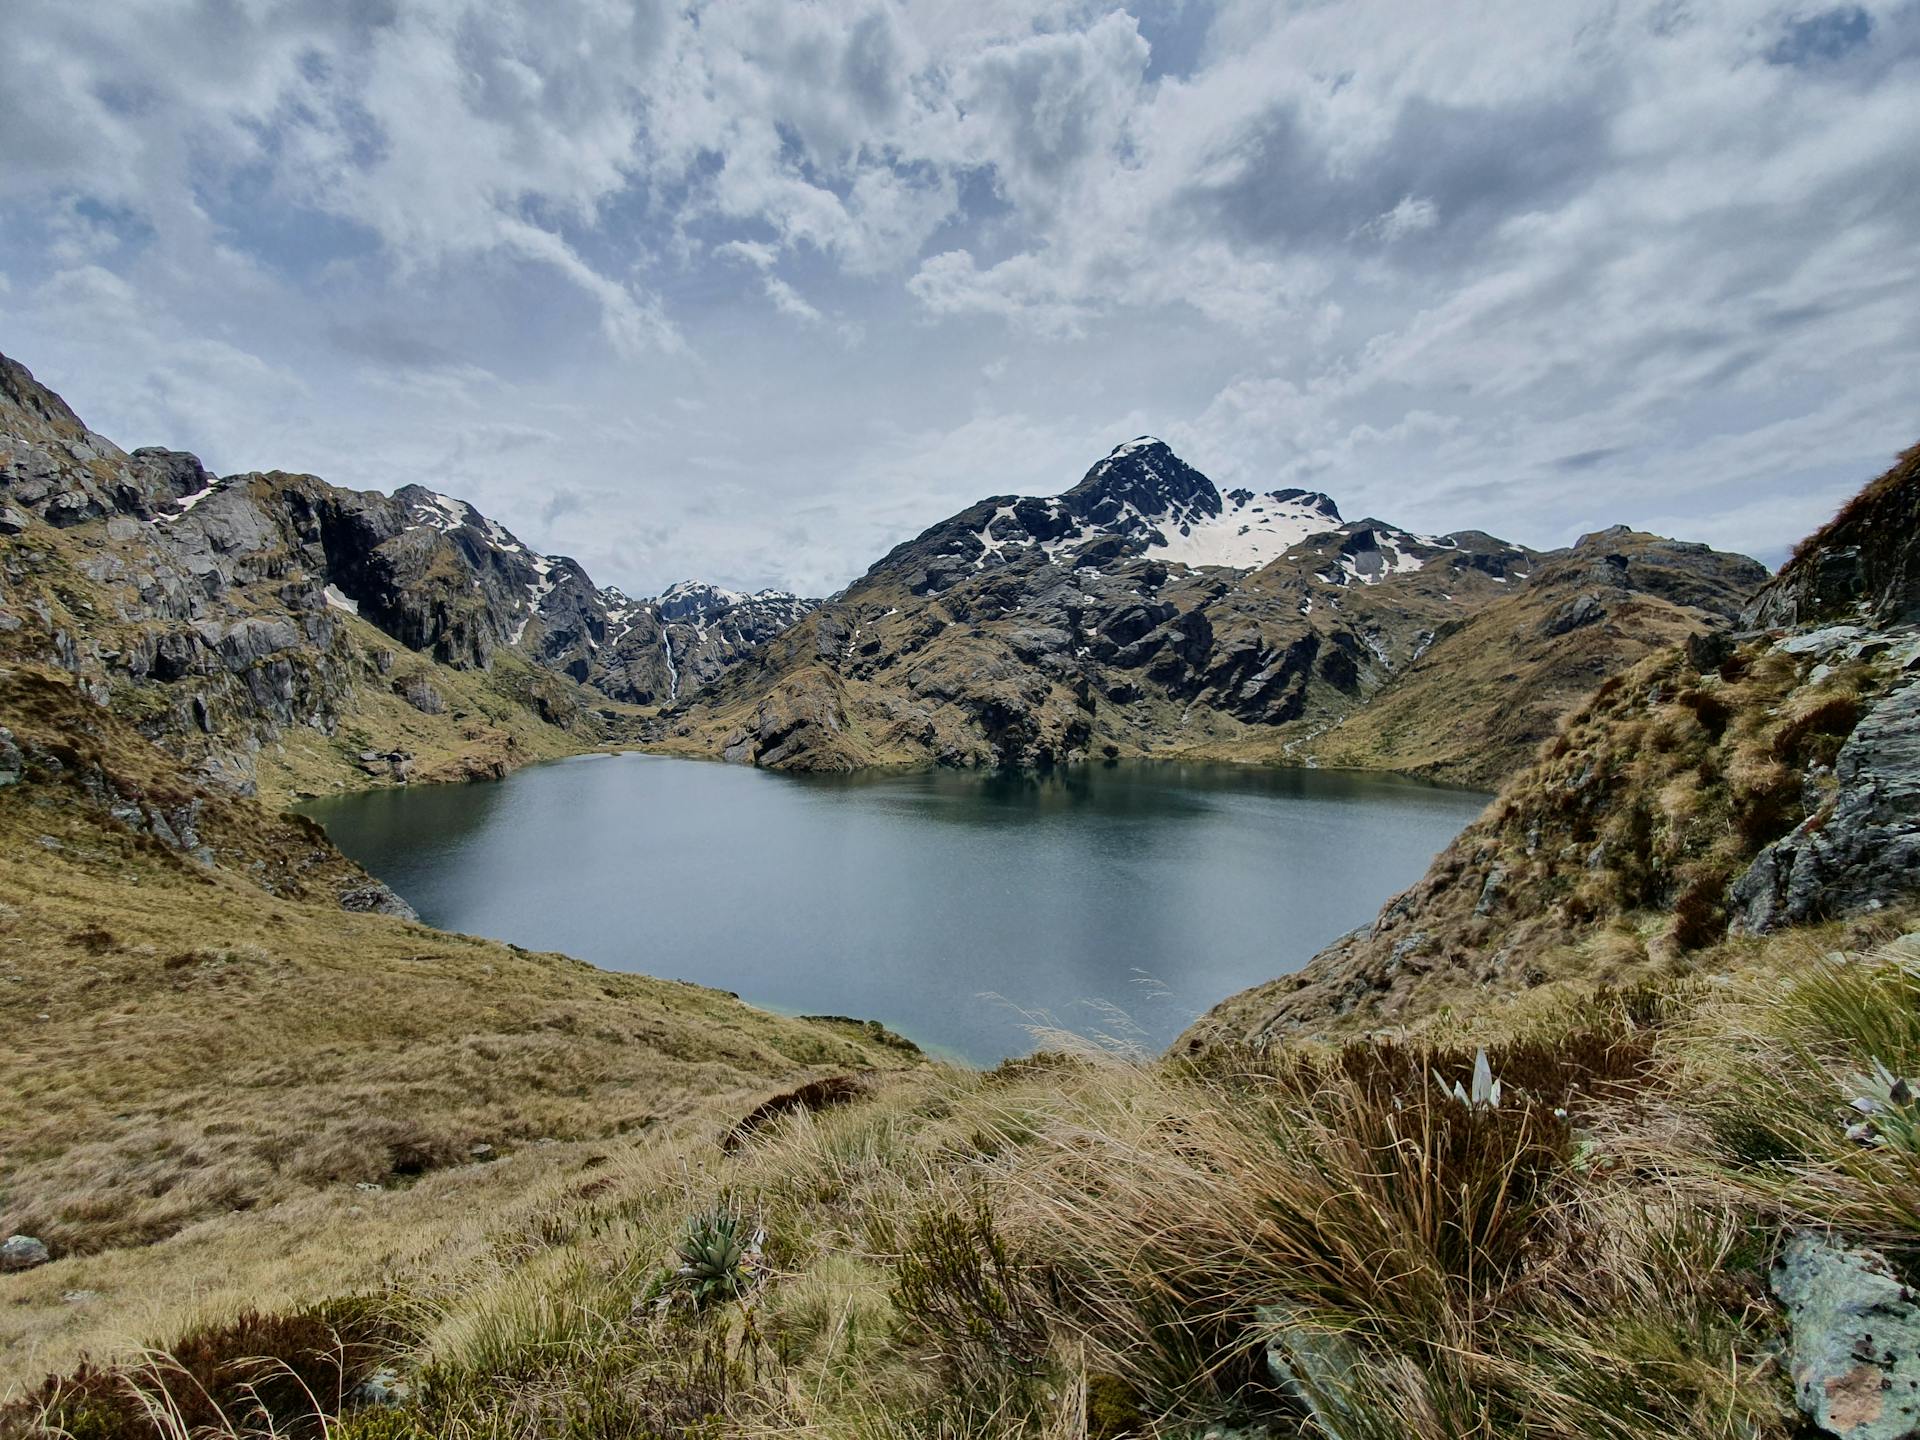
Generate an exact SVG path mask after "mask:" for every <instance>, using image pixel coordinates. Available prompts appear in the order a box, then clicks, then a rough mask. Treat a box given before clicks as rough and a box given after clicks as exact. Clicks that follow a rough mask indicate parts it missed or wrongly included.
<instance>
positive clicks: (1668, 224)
mask: <svg viewBox="0 0 1920 1440" xmlns="http://www.w3.org/2000/svg"><path fill="white" fill-rule="evenodd" d="M1843 8H1844V7H1843ZM1823 13H1825V12H1822V11H1821V10H1820V9H1819V7H1814V9H1812V10H1809V9H1808V8H1807V7H1805V6H1801V5H1797V4H1792V3H1788V0H1711V3H1707V4H1704V5H1697V6H1687V7H1679V6H1674V5H1672V4H1671V3H1668V0H1626V3H1623V4H1621V5H1617V6H1612V7H1605V8H1602V9H1598V10H1596V9H1594V8H1593V7H1580V6H1552V5H1539V4H1537V3H1532V0H1495V3H1493V4H1490V5H1488V6H1484V7H1481V8H1479V9H1477V10H1475V11H1474V13H1473V14H1472V15H1471V16H1466V15H1462V14H1461V13H1459V12H1458V11H1456V10H1450V9H1447V8H1445V7H1434V6H1431V5H1426V4H1421V3H1417V0H1364V3H1357V4H1353V5H1344V6H1319V5H1315V6H1276V5H1272V4H1270V3H1267V0H1219V3H1217V4H1213V5H1208V6H1198V5H1182V6H1173V7H1167V6H1157V7H1155V8H1154V9H1153V10H1152V11H1148V10H1145V9H1142V8H1140V7H1138V6H1135V7H1131V8H1129V7H1126V6H1123V5H1121V4H1120V3H1118V0H1029V3H1021V0H979V3H976V4H972V5H967V6H955V5H952V4H948V3H943V0H888V3H882V0H809V3H805V4H797V3H791V0H729V3H726V4H705V3H701V4H695V5H692V6H681V5H669V4H667V3H665V0H582V3H580V4H575V5H568V6H564V7H559V8H558V9H556V8H554V7H550V6H536V5H533V4H531V3H514V4H484V5H483V4H481V3H479V0H409V3H407V4H404V5H399V4H392V3H387V0H356V3H351V4H338V3H330V0H259V3H256V4H249V5H246V6H213V5H206V6H194V5H177V4H172V3H166V0H129V3H126V4H120V5H114V6H86V5H73V4H68V3H64V0H15V3H14V4H13V7H12V10H11V11H10V14H9V22H10V23H9V38H10V42H11V43H12V45H13V51H12V52H11V54H10V57H9V58H10V62H11V63H10V69H9V82H8V84H7V85H6V86H4V87H0V134H5V135H6V136H7V146H6V147H5V151H4V153H0V243H4V245H5V254H6V257H7V267H8V268H7V274H8V277H9V281H10V284H8V285H0V324H4V327H5V330H4V337H5V338H4V342H3V343H4V344H5V345H6V347H7V348H8V349H9V352H10V353H13V352H17V353H18V354H19V357H20V358H21V359H23V360H25V361H26V362H27V363H28V364H29V365H33V366H35V367H36V368H37V369H40V370H43V371H48V372H50V378H52V377H53V376H57V377H58V378H59V379H60V380H61V381H62V382H63V388H65V389H67V390H69V391H70V392H71V393H70V395H69V398H70V399H72V400H73V401H74V403H75V404H76V405H77V406H79V407H80V408H81V410H82V413H83V414H86V415H88V416H89V418H90V419H92V420H93V421H94V422H95V423H96V424H98V425H100V426H101V427H102V428H105V429H109V431H110V433H114V434H115V435H116V438H119V439H121V440H123V441H125V442H126V443H129V444H139V443H148V442H154V441H164V442H172V443H180V444H187V445H200V446H205V447H208V448H209V450H210V451H211V452H212V454H211V456H210V458H212V459H214V460H215V461H216V463H220V464H249V465H251V464H289V465H303V466H307V467H310V468H314V469H317V470H320V471H322V472H323V473H327V474H330V475H333V476H335V477H336V478H341V479H345V480H349V481H351V482H353V483H360V484H397V483H401V482H403V481H404V480H406V479H410V478H429V479H431V480H432V481H433V483H436V484H438V485H440V486H441V487H442V488H448V489H460V488H463V487H464V488H467V489H469V490H472V491H474V492H475V494H474V498H475V499H476V500H478V501H480V502H481V503H483V504H484V505H486V506H488V507H489V508H492V509H496V510H499V511H500V512H501V513H502V518H505V519H507V520H509V522H510V523H517V524H520V525H522V526H524V527H526V528H528V529H529V531H530V534H529V538H531V539H533V540H535V542H536V543H541V544H552V545H554V546H555V547H556V548H568V547H571V548H575V549H578V550H579V551H580V552H581V558H582V559H584V560H588V561H589V562H590V563H592V564H595V565H597V566H599V567H601V568H605V569H606V570H607V575H606V578H608V579H612V580H617V581H619V582H621V583H622V584H626V585H629V586H631V587H633V588H636V589H643V588H647V587H649V586H650V585H654V584H663V583H665V582H666V581H667V580H671V579H675V578H679V577H680V576H682V575H685V574H708V575H712V576H714V577H715V578H719V579H726V580H730V581H732V582H734V583H745V584H753V585H757V584H763V583H800V584H802V585H804V586H806V587H808V588H820V587H821V586H823V585H827V584H829V583H832V584H837V583H840V582H841V581H844V580H845V579H846V578H848V577H850V576H851V575H852V574H853V573H856V572H857V571H858V570H859V569H861V568H863V567H864V565H865V564H866V563H867V562H868V561H869V560H871V559H872V558H873V555H874V554H875V553H877V551H878V550H880V549H884V548H885V547H886V545H887V544H888V543H891V541H893V540H897V539H899V538H901V537H902V536H903V535H904V534H905V533H908V532H911V531H913V530H916V529H918V528H919V527H920V526H921V525H923V524H925V523H929V522H931V521H933V520H935V519H937V518H939V516H940V514H941V513H944V512H943V511H942V510H941V509H940V508H939V507H943V506H944V507H947V508H952V507H953V506H954V505H957V504H960V503H964V502H965V501H966V500H969V499H972V498H974V497H975V496H977V495H980V494H985V493H989V492H990V491H994V490H1004V489H1024V490H1044V489H1058V488H1061V487H1062V486H1064V485H1066V484H1070V483H1071V482H1072V481H1073V480H1074V479H1075V478H1077V476H1078V474H1079V473H1080V471H1081V470H1083V469H1084V468H1085V465H1086V464H1087V463H1088V462H1089V461H1090V460H1091V459H1092V458H1093V457H1094V456H1095V455H1096V454H1097V453H1098V452H1100V451H1101V450H1103V449H1104V448H1105V447H1106V446H1107V445H1109V444H1111V443H1112V442H1113V440H1115V439H1117V438H1124V437H1123V436H1122V435H1121V434H1120V433H1119V432H1120V431H1121V430H1123V429H1124V430H1126V432H1127V433H1138V431H1140V430H1151V431H1154V432H1156V433H1162V434H1166V435H1168V436H1169V438H1171V439H1174V440H1175V441H1176V443H1179V444H1180V445H1182V446H1183V447H1184V448H1185V449H1186V450H1188V451H1189V452H1190V455H1189V458H1191V459H1192V460H1194V461H1195V462H1196V463H1198V464H1199V465H1201V466H1202V468H1204V469H1207V470H1208V471H1209V472H1210V473H1214V474H1215V475H1216V476H1217V478H1220V479H1222V480H1231V481H1235V482H1246V483H1255V482H1262V483H1274V484H1279V483H1299V484H1311V485H1314V486H1316V487H1320V488H1326V489H1328V490H1330V491H1332V492H1333V493H1334V494H1335V496H1336V498H1338V499H1339V500H1340V501H1341V503H1342V504H1343V505H1344V506H1345V507H1346V508H1347V509H1348V510H1350V511H1353V512H1355V513H1359V512H1361V511H1364V510H1372V511H1374V512H1376V513H1381V514H1384V515H1387V516H1389V517H1390V518H1394V519H1397V520H1400V521H1402V522H1403V523H1409V524H1419V525H1423V526H1428V527H1438V528H1452V527H1455V526H1461V525H1469V524H1477V525H1482V526H1485V527H1486V528H1491V529H1495V530H1505V531H1507V532H1509V533H1512V534H1513V536H1514V538H1517V539H1522V540H1527V541H1531V542H1535V543H1546V542H1551V541H1553V540H1557V539H1565V538H1570V534H1571V533H1577V531H1578V530H1579V529H1583V528H1593V527H1594V526H1595V525H1598V524H1604V523H1608V522H1610V521H1611V520H1614V519H1621V520H1626V521H1629V522H1632V523H1638V524H1652V523H1659V524H1662V525H1669V526H1671V527H1672V528H1676V529H1683V530H1687V531H1689V532H1690V533H1694V534H1699V535H1705V536H1707V537H1709V538H1714V539H1719V540H1723V541H1725V542H1727V543H1738V544H1742V545H1745V546H1749V547H1752V548H1758V549H1762V550H1767V551H1769V552H1770V553H1777V552H1778V550H1779V549H1780V547H1781V546H1783V545H1785V544H1786V543H1789V542H1790V541H1791V540H1792V539H1793V538H1794V536H1793V534H1792V533H1791V531H1792V529H1794V528H1795V527H1798V526H1800V525H1801V521H1802V518H1803V517H1807V516H1812V517H1813V518H1817V517H1818V512H1820V511H1822V510H1823V509H1824V508H1827V507H1829V506H1830V503H1831V501H1832V500H1834V499H1835V498H1837V496H1838V494H1839V493H1840V491H1842V490H1843V489H1845V488H1846V487H1848V486H1849V485H1852V484H1854V483H1857V482H1858V481H1859V480H1860V479H1862V478H1864V476H1865V475H1866V474H1868V473H1870V472H1871V471H1872V470H1874V469H1876V468H1878V467H1879V466H1880V465H1881V464H1882V463H1883V462H1884V459H1885V457H1886V456H1887V455H1888V454H1889V453H1891V451H1893V450H1894V449H1896V448H1898V447H1899V446H1900V445H1902V444H1904V443H1909V442H1910V441H1911V440H1912V439H1913V438H1914V437H1913V436H1912V434H1910V433H1909V432H1910V431H1911V430H1912V429H1913V427H1914V424H1915V418H1916V417H1915V415H1914V413H1913V407H1912V403H1911V395H1910V394H1909V393H1905V392H1904V391H1903V390H1902V387H1901V381H1900V377H1903V376H1910V375H1911V374H1912V373H1913V371H1914V367H1915V362H1916V361H1917V360H1920V310H1916V308H1915V307H1914V306H1913V305H1912V304H1911V303H1910V297H1911V296H1912V295H1913V294H1914V293H1916V290H1920V251H1917V250H1916V248H1915V247H1914V245H1913V243H1912V236H1913V235H1914V234H1915V233H1916V231H1920V10H1916V8H1915V6H1914V5H1913V4H1912V3H1911V0H1872V3H1870V4H1866V5H1864V6H1861V7H1859V9H1858V16H1857V17H1856V15H1855V12H1854V11H1853V10H1847V11H1846V13H1845V14H1844V15H1843V16H1842V19H1843V20H1844V21H1845V23H1844V24H1841V23H1830V24H1816V23H1815V22H1818V21H1820V19H1821V15H1822V14H1823ZM1835 13H1838V12H1835ZM1136 16H1138V17H1141V18H1136ZM1858 17H1864V18H1858ZM1149 20H1150V21H1151V22H1152V23H1147V21H1149ZM1809 25H1812V26H1813V28H1812V29H1809V28H1807V27H1808V26H1809ZM1143 29H1145V30H1146V32H1147V33H1148V34H1151V35H1156V36H1161V37H1171V38H1170V39H1169V40H1168V43H1169V44H1172V45H1173V46H1174V48H1175V49H1177V50H1178V52H1179V55H1180V60H1181V63H1180V64H1178V65H1177V66H1175V67H1171V68H1170V67H1168V66H1167V65H1165V64H1162V65H1160V66H1159V68H1158V69H1156V68H1155V60H1156V57H1155V56H1154V55H1153V54H1152V52H1151V47H1150V45H1149V43H1148V40H1147V39H1146V38H1144V37H1143V34H1142V31H1143ZM823 336H835V337H838V339H839V341H840V342H841V343H839V344H836V345H831V346H822V345H821V344H820V341H821V339H822V338H823ZM1908 388H1909V389H1910V387H1908ZM1002 395H1017V396H1018V397H1019V403H1020V407H1021V408H1020V410H1019V412H1018V413H1017V414H1008V413H1004V412H1003V410H1002V409H1001V408H999V407H996V406H995V405H994V404H993V403H992V397H996V396H1002ZM482 415H485V416H488V417H490V419H489V421H488V424H487V426H486V427H485V428H481V427H479V426H477V425H476V419H477V417H479V416H482ZM502 427H519V428H518V429H515V430H512V432H511V433H509V429H507V428H502ZM562 492H564V493H565V494H566V495H568V496H570V497H577V499H578V502H579V503H578V505H577V506H573V507H572V508H568V507H555V506H554V505H553V504H552V503H551V502H552V499H553V497H554V496H555V495H558V494H561V493H562ZM569 505H570V506H571V505H572V502H571V501H570V502H569ZM1783 530H1784V531H1785V532H1787V533H1777V532H1782V531H1783Z"/></svg>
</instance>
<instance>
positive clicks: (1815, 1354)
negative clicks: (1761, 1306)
mask: <svg viewBox="0 0 1920 1440" xmlns="http://www.w3.org/2000/svg"><path fill="white" fill-rule="evenodd" d="M1773 1293H1774V1294H1775V1295H1777V1296H1778V1297H1779V1299H1780V1303H1781V1304H1782V1305H1783V1306H1785V1307H1786V1311H1787V1318H1788V1322H1789V1324H1790V1327H1791V1333H1792V1348H1791V1350H1790V1351H1789V1353H1788V1356H1787V1365H1788V1371H1789V1373H1790V1374H1791V1376H1792V1378H1793V1393H1794V1398H1795V1399H1796V1400H1798V1401H1799V1403H1800V1408H1801V1410H1802V1411H1803V1412H1805V1414H1806V1416H1807V1418H1808V1419H1809V1420H1811V1421H1813V1423H1814V1424H1816V1425H1818V1426H1819V1427H1820V1428H1821V1430H1823V1431H1825V1432H1826V1433H1827V1434H1829V1435H1837V1436H1840V1437H1842V1440H1910V1437H1912V1436H1914V1435H1920V1302H1916V1300H1915V1297H1914V1293H1913V1291H1912V1290H1911V1289H1909V1288H1908V1287H1907V1286H1906V1285H1904V1284H1902V1283H1901V1282H1900V1279H1899V1277H1898V1276H1896V1275H1895V1274H1894V1273H1893V1271H1892V1268H1891V1267H1890V1266H1889V1265H1888V1264H1887V1262H1886V1260H1885V1258H1884V1257H1882V1256H1880V1255H1878V1254H1876V1253H1874V1252H1873V1251H1870V1250H1852V1249H1848V1248H1846V1247H1845V1246H1843V1245H1840V1244H1837V1243H1835V1242H1834V1241H1833V1240H1830V1239H1828V1238H1826V1237H1825V1236H1822V1235H1819V1234H1817V1233H1815V1232H1812V1231H1802V1232H1801V1233H1799V1234H1797V1235H1795V1236H1794V1237H1793V1239H1792V1240H1791V1241H1789V1242H1788V1244H1787V1247H1786V1249H1785V1251H1784V1252H1782V1254H1781V1256H1780V1260H1779V1262H1778V1263H1777V1264H1776V1265H1775V1266H1774V1270H1773Z"/></svg>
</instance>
